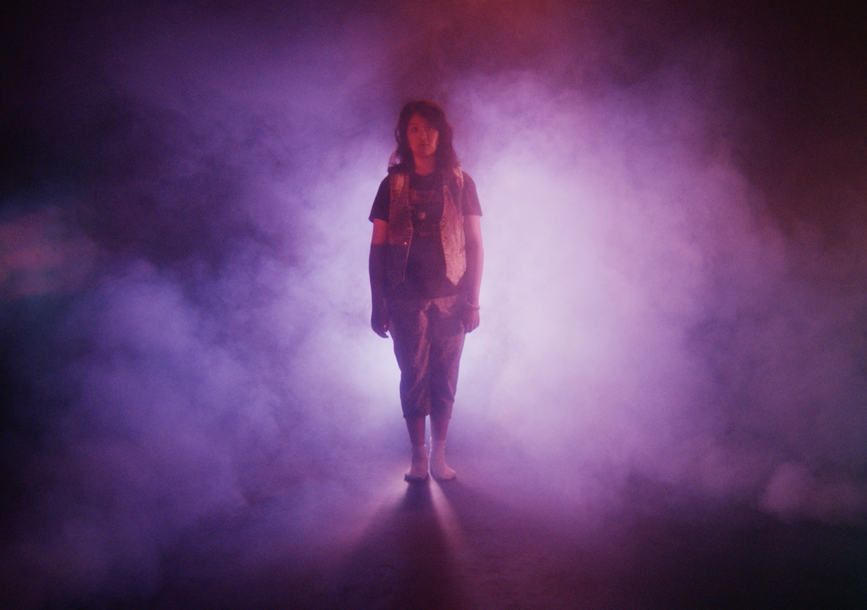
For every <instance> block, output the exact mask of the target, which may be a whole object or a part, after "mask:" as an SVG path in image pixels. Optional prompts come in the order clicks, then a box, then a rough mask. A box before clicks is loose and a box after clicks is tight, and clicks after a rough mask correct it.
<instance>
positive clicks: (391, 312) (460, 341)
mask: <svg viewBox="0 0 867 610" xmlns="http://www.w3.org/2000/svg"><path fill="white" fill-rule="evenodd" d="M464 301H465V299H464V298H463V297H461V296H460V295H455V296H450V297H440V298H437V299H389V300H388V303H387V305H388V321H389V330H390V331H391V336H392V339H394V355H395V356H396V357H397V364H398V366H399V367H400V406H401V408H402V409H403V416H404V417H405V418H407V419H414V418H418V417H425V416H427V415H430V416H431V419H435V420H444V419H450V418H451V415H452V405H454V402H455V392H456V391H457V386H458V369H459V368H460V362H461V352H462V351H463V349H464V336H465V334H466V333H465V332H464V327H463V323H462V321H461V314H462V312H463V306H464Z"/></svg>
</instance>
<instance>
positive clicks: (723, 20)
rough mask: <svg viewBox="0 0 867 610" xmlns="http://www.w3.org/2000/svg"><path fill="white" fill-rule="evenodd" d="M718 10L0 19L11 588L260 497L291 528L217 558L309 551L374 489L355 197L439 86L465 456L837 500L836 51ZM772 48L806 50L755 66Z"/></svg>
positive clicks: (846, 363) (392, 378)
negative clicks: (410, 114) (471, 267)
mask: <svg viewBox="0 0 867 610" xmlns="http://www.w3.org/2000/svg"><path fill="white" fill-rule="evenodd" d="M45 8H46V9H48V8H49V7H45ZM745 15H746V13H745V12H744V11H743V10H741V9H737V10H735V11H734V16H732V15H730V14H729V11H728V10H727V11H726V14H725V15H722V14H716V13H715V12H714V11H712V10H711V9H708V11H707V12H706V13H700V12H686V11H685V10H682V9H680V8H677V9H675V8H674V7H657V8H656V9H652V8H651V7H650V6H649V5H640V6H639V7H637V8H630V7H626V6H622V7H621V6H619V5H618V6H608V5H603V4H601V3H593V2H589V3H581V4H573V3H566V2H536V3H530V2H505V3H491V2H470V3H457V2H442V3H432V4H427V5H425V6H422V5H418V6H416V5H414V4H411V3H391V2H379V3H373V4H372V5H370V6H369V7H365V8H359V7H351V5H350V4H346V5H340V4H334V5H332V6H329V7H313V6H302V5H294V4H292V3H289V4H282V3H259V4H254V5H251V6H245V8H239V7H236V6H234V5H232V3H197V2H191V3H156V4H149V5H148V7H139V8H129V7H127V8H120V7H110V6H102V5H100V4H99V3H95V4H94V5H93V6H89V7H84V8H81V7H80V8H79V9H73V8H69V7H65V8H59V7H50V10H45V11H39V12H38V13H37V11H36V10H35V9H34V10H33V12H32V13H30V14H23V15H18V16H16V19H14V20H13V23H14V27H15V28H17V29H16V30H15V33H14V34H11V33H10V37H8V42H7V43H6V44H7V45H8V46H9V47H10V48H7V49H5V50H4V54H5V55H8V57H9V59H8V63H9V65H10V75H11V76H10V79H9V80H10V89H9V91H10V93H9V95H8V96H7V99H6V100H5V101H4V102H3V117H4V118H3V129H4V139H6V140H7V141H8V142H9V146H8V147H7V152H6V153H5V155H4V163H3V165H4V170H3V172H4V173H3V178H4V180H3V182H4V183H5V186H4V187H3V190H2V193H0V194H2V198H3V207H2V209H0V214H2V224H0V299H2V302H0V315H2V321H0V332H2V345H3V348H2V371H3V386H4V390H3V397H4V403H5V405H6V406H5V407H4V411H3V450H2V464H3V475H4V478H5V480H6V483H5V484H6V487H7V488H8V490H9V493H8V494H7V497H6V499H5V500H4V501H3V504H4V506H3V509H4V518H3V530H4V537H3V540H4V542H3V546H2V553H3V557H4V559H3V563H4V566H5V567H4V568H3V576H2V578H3V581H4V588H5V589H6V590H11V589H10V587H12V588H14V590H15V591H17V593H16V595H17V597H16V598H15V599H14V600H13V603H14V604H16V605H18V606H20V607H43V606H50V605H51V604H55V605H62V604H63V603H67V602H69V600H73V601H72V602H69V603H84V604H92V605H95V604H97V603H98V602H99V601H100V600H105V599H133V600H135V599H150V597H151V596H153V595H154V594H155V592H157V591H159V590H160V588H161V586H163V570H164V567H163V566H164V565H165V561H166V559H165V558H166V556H167V555H171V554H172V553H175V552H177V551H176V549H178V548H179V545H181V543H182V542H183V541H184V540H188V539H189V538H190V537H195V536H196V534H195V532H197V531H200V530H203V531H206V530H207V528H208V527H211V526H209V525H208V524H209V523H211V524H212V523H214V522H219V520H220V519H229V518H230V517H231V516H233V515H234V516H237V515H240V514H246V512H245V511H247V512H249V511H250V510H252V509H251V507H260V508H259V510H264V513H260V514H266V515H267V518H266V517H262V522H261V523H258V524H256V525H253V526H250V527H251V528H253V530H255V531H247V532H244V533H243V534H239V536H242V537H243V536H249V537H250V539H251V540H252V539H257V540H261V539H262V538H263V537H264V538H265V539H267V538H268V537H269V536H271V535H275V532H280V534H279V535H280V536H281V540H282V544H283V545H282V546H280V547H279V549H278V547H277V546H276V545H274V546H268V545H265V546H262V547H260V549H259V551H257V552H258V553H260V554H261V556H258V557H246V558H244V559H243V561H241V564H243V566H253V565H256V563H257V562H259V561H264V559H263V557H266V556H267V557H270V558H272V559H274V558H276V557H290V558H293V560H295V561H297V564H298V565H305V562H306V561H309V562H313V561H316V560H321V557H322V555H323V554H327V549H331V548H338V547H339V548H343V547H341V545H347V544H351V543H352V540H353V539H354V537H356V536H357V535H358V531H360V530H361V529H362V528H363V527H364V526H365V524H366V523H368V522H369V519H370V518H371V516H372V515H373V514H374V513H375V511H376V510H377V509H378V508H379V507H381V505H382V503H383V501H384V500H383V498H391V497H394V496H395V495H396V494H397V493H398V492H396V491H395V489H396V487H395V485H396V484H397V483H401V485H402V481H400V474H399V473H400V470H399V468H400V467H402V466H403V460H404V459H405V458H406V455H408V449H407V446H406V439H405V438H404V436H405V433H404V432H403V430H402V426H403V423H402V422H401V421H400V411H399V404H398V398H397V382H398V372H397V367H396V365H395V363H394V358H393V355H392V353H391V345H390V342H386V341H382V340H380V339H379V338H378V337H376V336H375V335H374V334H373V333H372V332H371V331H370V329H369V325H368V318H369V313H370V312H369V293H368V287H367V277H366V260H367V250H368V243H369V235H370V223H369V222H368V221H367V215H368V213H369V210H370V205H371V203H372V200H373V196H374V194H375V192H376V188H377V186H378V184H379V181H380V180H381V179H382V177H383V176H384V175H385V169H386V162H387V159H388V156H389V154H390V152H391V150H392V148H393V140H392V130H393V128H394V123H395V122H396V117H397V111H398V109H399V107H400V105H401V103H402V102H403V101H405V100H406V99H410V98H415V97H430V98H433V99H436V100H437V101H439V102H440V103H442V104H443V105H444V106H445V108H446V111H447V114H448V116H449V118H450V121H451V122H452V124H453V126H454V127H455V133H456V137H455V144H456V149H457V151H458V154H459V155H460V156H461V158H462V160H463V167H464V169H465V170H466V171H467V172H468V173H469V174H470V175H471V176H473V178H474V179H475V181H476V183H477V185H478V191H479V195H480V198H481V203H482V209H483V211H484V216H483V219H482V228H483V234H484V240H485V249H486V268H485V273H484V280H483V290H482V306H483V309H482V326H481V327H480V328H479V330H478V331H477V332H474V333H473V334H472V335H470V336H469V337H468V340H467V346H466V349H465V353H464V359H463V362H462V372H461V384H460V388H459V393H458V404H457V405H456V407H455V417H454V419H453V424H452V430H451V432H450V441H449V446H450V452H451V455H452V456H454V457H453V459H454V461H455V462H457V464H455V465H456V467H457V466H458V465H459V466H460V467H461V468H460V472H461V476H466V480H470V481H484V482H485V485H486V486H487V488H488V490H489V492H490V493H491V494H494V495H495V496H497V497H498V498H501V499H502V501H504V502H506V503H508V504H512V505H519V506H521V507H522V508H526V509H533V510H538V511H543V512H544V513H545V514H550V515H554V514H556V515H559V516H563V515H572V516H574V515H583V516H584V517H586V518H591V517H594V516H595V517H599V516H600V515H605V514H606V513H607V512H609V511H612V510H615V509H619V508H620V507H622V506H623V504H624V503H625V502H626V501H627V497H628V495H629V494H628V489H629V487H630V485H632V484H633V483H634V482H635V481H636V480H637V479H639V480H647V481H652V482H653V483H654V484H659V485H662V486H665V487H666V488H669V489H673V490H678V493H682V494H689V495H695V496H697V497H699V498H708V499H711V500H713V501H719V502H728V503H733V504H746V505H750V506H754V507H757V508H758V509H760V510H762V511H765V512H766V513H768V514H770V515H775V516H778V517H781V518H784V519H787V520H797V519H814V520H818V521H821V522H825V523H850V524H861V523H862V522H863V516H864V513H865V508H867V482H865V479H864V473H865V465H867V446H865V444H864V438H865V437H867V412H865V411H864V409H863V404H864V402H865V399H867V385H865V374H864V365H863V363H864V359H865V348H867V346H865V336H867V335H865V331H867V317H865V312H867V302H865V293H864V290H863V282H864V278H865V276H867V259H865V256H864V253H863V252H864V248H863V244H864V239H865V226H867V225H865V222H864V219H865V214H864V205H863V203H864V186H865V173H864V166H863V158H864V156H863V142H864V141H867V140H865V139H864V135H865V133H864V131H865V122H864V118H863V117H864V116H867V113H865V112H864V110H865V109H864V108H863V100H864V99H867V96H865V95H864V94H865V93H867V91H865V85H867V77H865V74H864V70H863V66H861V67H859V68H857V70H855V69H854V68H853V66H854V65H856V64H855V63H852V61H851V58H852V57H858V58H863V54H859V53H858V52H857V51H858V48H859V47H857V44H859V43H856V42H854V41H855V40H858V38H857V36H856V34H857V32H853V31H852V30H851V29H848V30H847V29H845V27H843V26H841V23H843V22H842V21H840V20H837V19H836V18H832V17H827V18H823V19H824V20H820V22H819V25H818V30H817V31H818V32H819V33H820V34H824V33H827V31H830V30H832V29H833V30H834V31H835V32H836V33H837V37H836V38H835V40H837V41H838V43H837V45H836V46H835V45H834V44H833V42H832V41H831V40H829V39H827V38H823V40H824V41H825V42H824V46H820V47H810V48H809V50H807V51H803V54H802V55H795V54H796V53H801V52H802V50H799V49H802V47H800V46H798V42H799V41H800V39H799V38H797V37H795V39H794V41H793V42H790V43H788V44H787V45H786V46H785V47H783V50H777V51H770V50H769V48H770V47H773V48H776V49H779V47H778V46H775V45H774V41H779V40H781V39H783V38H784V37H785V36H786V35H788V34H791V33H792V32H796V33H802V31H803V30H802V29H800V27H801V25H803V23H804V22H806V21H809V19H811V18H812V17H808V16H806V15H805V16H802V21H798V22H797V23H788V22H786V23H783V24H781V25H777V26H776V27H775V28H770V29H768V28H767V27H766V26H767V25H768V22H769V21H771V19H770V15H765V14H763V13H760V14H757V15H753V16H751V17H747V16H745ZM792 19H794V17H792ZM7 27H8V26H7ZM841 27H842V28H843V29H840V28H841ZM834 28H836V29H834ZM755 31H763V32H765V33H766V35H767V37H768V38H767V39H766V40H767V41H768V42H767V45H768V46H767V47H766V46H765V42H763V41H759V42H756V41H755V40H756V39H754V38H752V37H751V33H753V32H755ZM799 35H803V34H799ZM860 44H861V45H862V47H863V42H861V43H860ZM13 49H14V53H12V52H11V51H12V50H13ZM862 50H863V49H862ZM787 53H788V55H787ZM792 57H797V58H798V59H799V60H800V67H801V77H799V78H802V79H806V80H798V79H797V78H795V76H793V74H791V73H790V72H789V71H788V70H789V68H786V69H784V70H779V68H780V66H783V65H786V66H787V65H788V61H789V60H790V59H792ZM831 60H840V61H838V62H837V63H836V67H835V68H832V67H829V63H830V61H831ZM858 61H859V62H860V61H861V59H859V60H858ZM847 62H848V63H847ZM858 65H860V64H858ZM853 70H854V71H853ZM804 75H806V76H804ZM820 75H821V77H820ZM844 75H845V76H846V78H845V79H844V78H843V76H844ZM811 79H812V80H811ZM844 80H845V82H846V83H847V84H846V85H845V86H844V85H841V84H840V83H841V82H843V81H844ZM782 91H789V92H790V95H788V96H780V93H781V92H782ZM859 100H860V101H859ZM858 142H861V143H860V145H859V144H858ZM859 146H860V148H859ZM392 479H393V480H392ZM401 489H402V488H401ZM269 503H270V504H269ZM262 506H267V507H269V508H267V510H265V509H261V507H262ZM227 515H228V516H229V517H227ZM338 523H339V524H340V525H336V524H338ZM256 528H258V529H256ZM251 553H252V551H251ZM317 558H318V559H317ZM175 560H176V561H181V559H178V558H177V557H175ZM245 562H246V563H245ZM243 569H246V568H243ZM249 569H250V570H252V569H253V568H252V567H251V568H249ZM299 578H300V577H299ZM12 583H15V585H14V587H13V585H12Z"/></svg>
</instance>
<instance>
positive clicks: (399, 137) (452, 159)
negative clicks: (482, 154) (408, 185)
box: [389, 100, 460, 170]
mask: <svg viewBox="0 0 867 610" xmlns="http://www.w3.org/2000/svg"><path fill="white" fill-rule="evenodd" d="M416 114H418V115H421V116H423V117H424V118H426V119H427V120H428V122H429V123H430V124H431V125H433V126H434V128H436V130H437V131H438V132H439V142H438V144H437V150H436V165H437V168H438V169H451V168H453V167H457V166H458V165H459V164H460V163H459V161H458V156H457V154H455V149H454V147H453V145H452V128H451V125H449V124H448V121H446V113H445V112H444V111H443V109H442V108H441V107H440V106H439V105H437V104H435V103H433V102H430V101H427V100H415V101H412V102H407V103H406V104H404V106H403V108H402V109H401V111H400V116H399V117H398V120H397V127H395V128H394V139H395V140H396V141H397V149H396V150H395V151H394V153H392V155H391V162H390V163H389V165H390V166H392V167H394V166H399V167H401V168H405V169H408V170H412V169H415V162H414V161H413V156H412V150H410V147H409V140H408V139H407V137H406V130H407V126H408V125H409V121H410V119H411V118H412V117H413V115H416Z"/></svg>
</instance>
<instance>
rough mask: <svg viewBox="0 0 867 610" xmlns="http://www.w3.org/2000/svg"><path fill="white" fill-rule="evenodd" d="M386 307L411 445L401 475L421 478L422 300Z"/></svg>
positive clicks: (425, 405) (425, 395)
mask: <svg viewBox="0 0 867 610" xmlns="http://www.w3.org/2000/svg"><path fill="white" fill-rule="evenodd" d="M388 311H389V330H391V336H392V339H394V354H395V356H396V357H397V364H398V366H399V367H400V404H401V408H402V409H403V417H404V419H406V430H407V432H408V433H409V441H410V444H411V445H412V465H411V466H410V469H409V472H407V473H406V475H405V476H404V478H405V479H406V480H407V481H410V482H421V481H424V480H426V479H427V473H428V457H427V448H426V447H425V444H424V441H425V438H424V437H425V417H426V416H427V415H428V413H430V394H429V392H427V387H428V385H429V383H430V381H429V379H430V378H429V369H428V356H429V352H430V344H429V343H428V340H427V326H428V325H427V315H426V314H425V310H424V302H422V301H418V302H414V301H406V302H403V301H397V302H390V303H388Z"/></svg>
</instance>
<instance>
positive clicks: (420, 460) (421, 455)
mask: <svg viewBox="0 0 867 610" xmlns="http://www.w3.org/2000/svg"><path fill="white" fill-rule="evenodd" d="M404 478H405V479H406V480H407V481H423V480H424V479H426V478H427V447H425V446H424V445H413V446H412V465H411V466H410V468H409V472H407V473H406V476H405V477H404Z"/></svg>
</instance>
